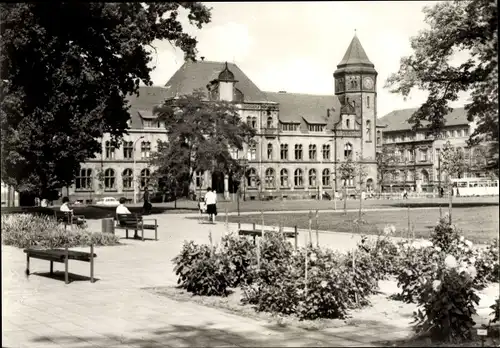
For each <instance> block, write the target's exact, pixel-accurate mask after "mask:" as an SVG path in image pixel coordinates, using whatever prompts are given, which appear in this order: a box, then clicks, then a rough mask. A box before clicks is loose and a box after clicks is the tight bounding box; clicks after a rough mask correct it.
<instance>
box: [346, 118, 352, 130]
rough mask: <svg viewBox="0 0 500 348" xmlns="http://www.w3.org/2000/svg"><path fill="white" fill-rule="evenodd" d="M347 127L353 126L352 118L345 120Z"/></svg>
mask: <svg viewBox="0 0 500 348" xmlns="http://www.w3.org/2000/svg"><path fill="white" fill-rule="evenodd" d="M345 128H347V129H350V128H351V120H350V119H346V120H345Z"/></svg>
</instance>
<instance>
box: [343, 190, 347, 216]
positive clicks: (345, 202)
mask: <svg viewBox="0 0 500 348" xmlns="http://www.w3.org/2000/svg"><path fill="white" fill-rule="evenodd" d="M344 215H347V187H345V186H344Z"/></svg>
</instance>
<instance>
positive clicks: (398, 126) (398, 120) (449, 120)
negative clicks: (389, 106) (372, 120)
mask: <svg viewBox="0 0 500 348" xmlns="http://www.w3.org/2000/svg"><path fill="white" fill-rule="evenodd" d="M417 110H418V108H412V109H402V110H394V111H392V112H390V113H388V114H387V115H385V116H384V117H381V118H379V119H378V120H377V124H383V125H386V126H387V128H385V130H384V132H387V131H399V130H410V129H411V127H412V125H411V124H409V123H408V122H407V121H408V119H409V118H410V117H411V115H413V113H414V112H415V111H417ZM445 120H446V123H445V126H458V125H467V124H469V122H468V121H467V112H466V111H465V109H464V108H456V109H453V111H452V112H450V113H449V114H447V115H446V116H445ZM422 124H423V125H425V124H426V123H425V122H422Z"/></svg>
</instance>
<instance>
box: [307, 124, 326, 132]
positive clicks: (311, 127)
mask: <svg viewBox="0 0 500 348" xmlns="http://www.w3.org/2000/svg"><path fill="white" fill-rule="evenodd" d="M307 129H309V131H310V132H322V131H323V130H324V129H325V126H323V125H321V124H310V125H308V126H307Z"/></svg>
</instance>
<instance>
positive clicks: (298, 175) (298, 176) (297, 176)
mask: <svg viewBox="0 0 500 348" xmlns="http://www.w3.org/2000/svg"><path fill="white" fill-rule="evenodd" d="M293 179H294V184H295V186H296V187H300V186H303V185H304V183H303V178H302V169H300V168H297V169H295V172H294V174H293Z"/></svg>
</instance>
